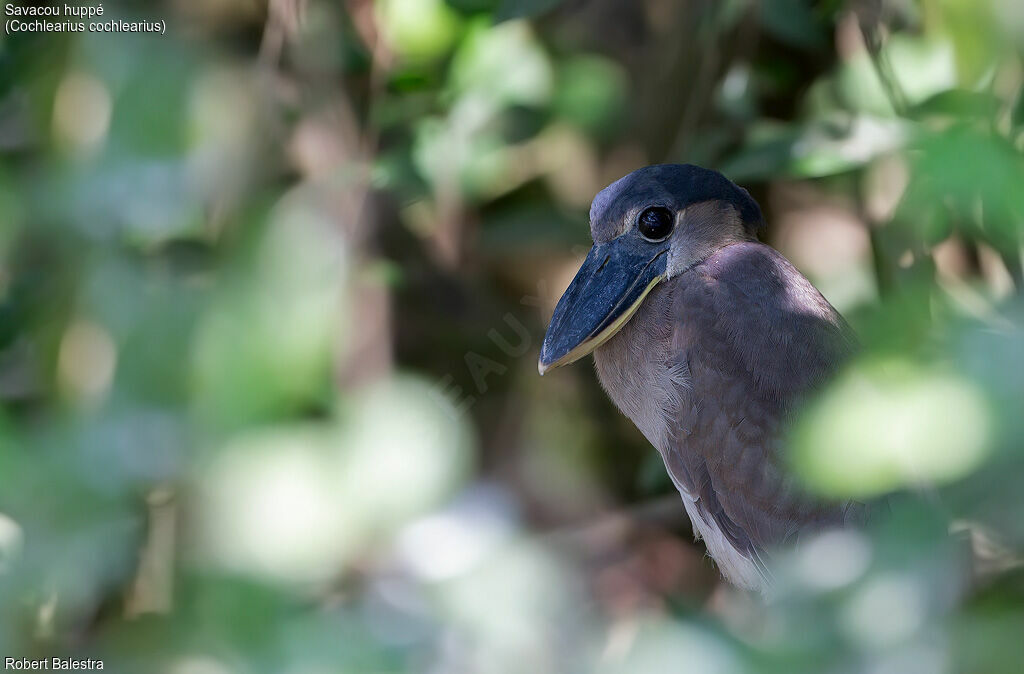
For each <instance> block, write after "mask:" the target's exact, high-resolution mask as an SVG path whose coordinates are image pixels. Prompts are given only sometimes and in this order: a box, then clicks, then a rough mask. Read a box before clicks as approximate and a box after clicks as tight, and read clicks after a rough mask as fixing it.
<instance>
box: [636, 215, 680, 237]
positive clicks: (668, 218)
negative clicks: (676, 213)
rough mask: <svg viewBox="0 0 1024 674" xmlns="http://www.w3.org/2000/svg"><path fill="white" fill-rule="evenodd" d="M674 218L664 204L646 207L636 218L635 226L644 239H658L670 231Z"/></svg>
mask: <svg viewBox="0 0 1024 674" xmlns="http://www.w3.org/2000/svg"><path fill="white" fill-rule="evenodd" d="M674 220H675V218H673V217H672V211H670V210H668V209H667V208H665V207H664V206H652V207H651V208H646V209H644V211H643V212H642V213H641V214H640V217H639V218H637V220H636V228H637V229H639V230H640V234H641V235H643V237H644V238H645V239H650V240H651V241H660V240H661V239H664V238H665V237H666V236H668V235H669V234H670V233H671V232H672V225H673V223H674Z"/></svg>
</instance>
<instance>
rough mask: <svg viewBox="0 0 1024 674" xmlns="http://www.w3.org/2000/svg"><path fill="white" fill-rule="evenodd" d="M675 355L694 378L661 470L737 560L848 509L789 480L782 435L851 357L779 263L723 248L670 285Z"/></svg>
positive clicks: (812, 294)
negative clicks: (738, 552)
mask: <svg viewBox="0 0 1024 674" xmlns="http://www.w3.org/2000/svg"><path fill="white" fill-rule="evenodd" d="M673 283H674V284H675V287H674V288H673V292H672V296H673V313H674V315H675V319H676V325H675V329H674V332H673V335H672V352H673V354H675V356H676V357H677V358H679V359H680V360H681V363H682V364H684V365H685V368H686V369H687V370H688V372H689V375H690V377H689V386H688V390H687V391H686V394H685V395H684V396H682V401H683V402H682V404H681V409H680V412H679V414H680V419H679V421H680V423H679V425H678V429H679V430H678V432H677V433H676V434H675V435H674V436H673V437H672V438H670V439H669V443H670V447H669V448H667V449H668V451H667V452H666V462H667V464H668V468H669V470H670V471H671V472H672V473H673V475H674V477H675V478H676V479H677V480H678V481H679V482H680V483H681V484H683V485H684V486H685V487H686V488H687V489H688V490H690V492H691V493H692V495H693V497H694V498H695V499H696V500H697V506H698V509H699V510H700V513H701V515H702V516H704V517H706V518H708V517H710V518H712V519H713V520H714V522H715V524H716V525H717V526H718V528H719V529H720V530H721V531H722V533H723V534H724V535H725V536H726V537H727V538H728V539H729V541H730V542H731V543H732V544H733V546H735V547H736V548H737V549H739V550H741V551H744V552H746V553H748V554H750V555H751V556H752V557H753V558H757V557H759V556H760V552H761V551H764V550H765V549H767V548H770V547H773V546H775V545H778V544H780V543H783V542H785V541H787V540H788V539H791V538H793V537H794V536H796V535H799V533H800V532H801V531H804V530H806V529H809V528H819V527H822V526H826V525H829V524H839V523H841V522H843V521H844V519H845V518H846V512H847V509H848V508H847V505H846V504H841V503H826V502H823V501H821V500H818V499H815V498H812V497H811V496H810V495H808V494H807V493H806V492H805V491H804V490H803V489H801V488H800V486H799V485H798V484H797V482H796V481H795V479H794V478H793V477H792V476H791V475H790V474H789V473H788V472H787V469H786V466H785V457H784V456H783V454H782V438H781V434H782V432H783V430H784V424H785V423H786V422H787V420H788V418H789V416H790V414H791V413H792V412H793V410H794V409H795V407H796V406H797V405H798V403H799V402H800V400H801V399H802V398H803V397H804V396H805V395H807V394H808V393H809V392H810V391H812V390H814V389H815V388H816V387H817V386H819V385H820V384H821V383H823V382H824V381H826V380H827V379H828V378H829V376H830V375H831V374H832V373H833V372H834V371H835V370H836V369H837V368H838V367H839V366H840V364H841V363H842V362H843V361H844V360H845V359H846V358H847V357H848V356H849V355H850V354H851V353H852V352H853V351H854V349H855V341H854V339H853V338H852V333H851V332H850V330H849V327H848V326H847V325H846V323H845V321H843V319H842V317H841V316H840V315H839V314H838V313H837V312H836V311H835V309H834V308H832V306H831V305H830V304H829V303H828V302H827V301H826V300H825V299H824V298H823V297H822V296H821V294H820V293H819V292H818V291H817V290H816V289H815V288H814V287H813V286H812V285H811V284H810V282H809V281H807V279H805V278H804V277H803V276H802V275H801V274H800V273H799V272H798V271H797V270H796V269H795V268H794V267H793V266H792V265H791V264H790V263H789V262H788V261H787V260H786V259H785V258H784V257H783V256H782V255H781V254H779V253H778V252H776V251H775V250H773V249H772V248H770V247H768V246H765V245H762V244H759V243H740V244H734V245H731V246H727V247H725V248H723V249H721V250H719V251H718V252H716V253H715V254H714V255H712V256H711V257H710V258H709V259H707V260H706V261H705V262H703V263H701V264H700V265H698V266H697V267H695V268H694V269H692V270H691V271H690V272H688V273H686V274H683V275H682V276H680V277H678V278H677V279H674V280H673Z"/></svg>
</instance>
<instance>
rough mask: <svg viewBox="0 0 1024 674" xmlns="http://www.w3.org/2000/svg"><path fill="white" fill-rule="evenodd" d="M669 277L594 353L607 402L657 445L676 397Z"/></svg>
mask: <svg viewBox="0 0 1024 674" xmlns="http://www.w3.org/2000/svg"><path fill="white" fill-rule="evenodd" d="M673 285H674V284H673V283H672V282H671V281H669V282H666V283H662V284H661V285H659V286H658V287H657V288H655V289H654V290H653V291H651V293H650V294H649V295H648V296H647V297H646V298H645V300H644V302H643V304H641V305H640V308H639V309H637V311H636V313H635V314H634V315H633V317H632V318H631V319H630V320H629V322H628V323H626V325H625V326H623V327H622V329H621V330H619V332H618V333H616V334H615V335H614V336H613V337H612V338H611V339H609V340H608V341H607V342H605V343H604V344H603V345H601V346H600V347H599V348H598V349H597V350H596V351H595V352H594V365H595V368H596V370H597V376H598V379H599V380H600V381H601V385H602V386H603V387H604V390H605V391H606V392H607V393H608V397H610V398H611V399H612V402H614V403H615V405H616V406H617V407H618V408H619V409H620V410H622V413H623V414H625V415H626V416H627V417H629V419H630V420H631V421H632V422H633V423H634V424H635V425H636V427H637V428H639V429H640V431H641V432H642V433H643V434H644V435H645V436H646V437H647V439H648V441H650V443H651V444H652V445H654V446H655V447H656V448H658V449H659V450H662V449H663V448H664V446H665V442H666V439H667V433H668V426H667V421H668V419H669V417H670V415H672V414H673V413H674V412H675V411H676V410H675V409H672V408H673V407H674V406H675V405H676V404H677V403H678V398H679V390H678V389H679V383H680V382H679V380H678V378H679V374H680V373H679V371H678V366H677V364H674V363H673V362H672V350H671V345H672V333H671V325H672V324H673V321H671V320H667V319H668V318H669V317H670V315H671V311H672V287H673Z"/></svg>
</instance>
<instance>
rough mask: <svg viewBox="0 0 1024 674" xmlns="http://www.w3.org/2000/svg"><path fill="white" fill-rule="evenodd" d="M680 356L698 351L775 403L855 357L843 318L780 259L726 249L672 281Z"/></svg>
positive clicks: (753, 247) (764, 249)
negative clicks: (673, 284) (686, 352)
mask: <svg viewBox="0 0 1024 674" xmlns="http://www.w3.org/2000/svg"><path fill="white" fill-rule="evenodd" d="M675 290H676V292H675V293H674V297H675V306H674V308H673V311H674V313H675V315H676V325H677V329H676V332H675V335H674V339H675V341H676V344H675V348H676V349H677V350H691V349H697V350H699V351H701V352H702V353H703V354H704V355H705V356H706V357H707V358H709V359H711V360H715V361H718V363H719V364H720V365H721V366H722V367H723V368H727V369H729V370H735V375H736V376H738V377H742V378H744V379H747V380H750V383H751V384H752V385H754V386H755V387H756V388H757V389H758V390H759V391H760V392H761V393H763V394H764V395H766V396H769V397H771V398H773V399H775V400H777V401H778V402H780V403H783V404H786V403H789V402H793V401H795V399H796V398H797V397H799V396H802V395H803V394H804V393H806V392H807V391H808V389H811V388H813V387H815V386H817V385H819V384H821V383H822V382H823V381H825V380H826V379H827V378H828V377H829V376H830V375H831V374H832V373H833V372H834V371H835V370H836V369H838V368H839V367H840V366H841V365H842V363H843V362H844V361H845V360H846V359H847V358H848V357H849V356H850V355H851V354H852V353H854V351H855V350H856V339H855V337H854V335H853V332H852V330H851V329H850V327H849V325H848V324H847V323H846V321H845V320H844V319H843V317H842V316H841V315H840V314H839V312H837V311H836V310H835V308H833V307H832V305H831V304H829V302H828V300H826V299H825V298H824V297H823V296H822V294H821V293H820V292H818V290H817V289H816V288H815V287H814V286H813V285H812V284H811V282H810V281H808V280H807V279H806V278H805V277H804V276H803V274H801V273H800V272H799V271H798V270H797V269H796V268H795V267H794V266H793V265H792V264H791V263H790V262H789V261H788V260H787V259H786V258H785V257H784V256H783V255H782V254H781V253H779V252H778V251H776V250H775V249H774V248H772V247H770V246H768V245H765V244H762V243H758V242H752V241H751V242H741V243H735V244H732V245H729V246H725V247H723V248H721V249H719V250H718V251H716V252H715V253H714V254H712V255H711V256H709V257H708V258H707V259H706V260H704V261H703V262H702V263H701V264H699V265H697V266H696V267H695V268H694V269H693V270H691V272H689V273H687V274H684V275H682V276H680V277H679V278H678V279H677V288H676V289H675Z"/></svg>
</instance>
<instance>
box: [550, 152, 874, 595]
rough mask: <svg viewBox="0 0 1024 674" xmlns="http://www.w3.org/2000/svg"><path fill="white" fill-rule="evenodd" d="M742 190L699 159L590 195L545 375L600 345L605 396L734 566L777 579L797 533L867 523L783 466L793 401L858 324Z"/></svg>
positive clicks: (752, 578) (735, 576)
mask: <svg viewBox="0 0 1024 674" xmlns="http://www.w3.org/2000/svg"><path fill="white" fill-rule="evenodd" d="M763 225H764V221H763V217H762V215H761V209H760V208H759V207H758V205H757V202H755V201H754V199H753V198H752V197H751V196H750V194H748V193H747V191H746V190H744V189H742V188H741V187H739V186H737V185H736V184H735V183H733V182H731V181H730V180H728V179H727V178H726V177H725V176H723V175H722V174H720V173H718V172H716V171H710V170H707V169H703V168H700V167H698V166H692V165H678V164H666V165H660V166H648V167H645V168H642V169H639V170H637V171H634V172H633V173H630V174H629V175H627V176H626V177H624V178H622V179H620V180H618V181H616V182H614V183H612V184H611V185H609V186H608V187H606V188H605V189H603V190H602V191H601V192H600V193H599V194H598V195H597V197H596V198H595V199H594V201H593V204H592V206H591V208H590V232H591V235H592V237H593V239H594V246H593V248H591V249H590V252H589V254H588V255H587V257H586V259H585V260H584V262H583V266H582V267H580V270H579V272H577V274H576V277H575V278H574V279H573V280H572V283H571V284H570V285H569V288H568V289H567V290H566V291H565V294H564V295H563V296H562V298H561V299H560V300H559V302H558V305H557V307H556V308H555V312H554V315H553V316H552V318H551V324H550V326H549V327H548V331H547V334H546V335H545V337H544V342H543V345H542V346H541V352H540V362H539V369H540V372H541V374H544V372H545V371H547V370H550V369H551V368H554V367H558V366H560V365H567V364H568V363H572V362H573V361H575V360H579V359H580V358H583V357H584V356H586V355H587V354H589V353H593V354H594V362H595V365H596V367H597V374H598V378H599V379H600V381H601V384H602V386H603V387H604V389H605V390H606V391H607V393H608V395H609V396H610V397H611V399H612V400H613V401H614V402H615V404H616V405H617V406H618V408H619V409H620V410H622V412H623V413H625V414H626V416H628V417H629V418H630V419H631V420H632V421H633V423H634V424H636V426H637V427H638V428H639V429H640V431H641V432H642V433H643V434H644V435H645V436H646V437H647V439H648V440H649V441H650V442H651V444H652V445H654V447H655V448H657V450H658V452H659V453H660V454H661V457H662V459H663V460H664V462H665V466H666V468H667V469H668V472H669V474H670V475H671V477H672V481H673V482H674V483H675V486H676V487H677V488H678V490H679V493H680V494H681V495H682V499H683V503H684V504H685V507H686V511H687V513H688V514H689V516H690V519H691V520H692V522H693V525H694V531H695V533H696V534H697V535H698V536H700V537H702V538H703V539H704V541H705V544H706V545H707V548H708V551H709V552H710V554H711V556H712V557H713V558H714V559H715V561H716V562H717V563H718V566H719V568H720V569H721V571H722V573H723V575H724V576H725V577H726V578H727V579H728V580H730V581H732V582H733V583H734V584H736V585H739V586H741V587H744V588H751V589H755V588H756V589H766V583H765V581H766V579H767V575H768V573H769V571H768V570H767V567H766V565H765V560H766V558H767V556H768V555H769V553H770V552H771V550H772V549H774V548H776V547H777V546H779V545H782V544H784V543H788V542H792V541H795V540H796V539H797V538H798V537H799V536H800V534H801V533H804V532H806V531H809V530H814V529H819V528H823V527H829V526H838V525H841V524H844V523H846V522H847V521H848V520H849V519H851V518H857V519H860V517H861V515H860V514H859V513H860V511H861V508H859V507H858V506H856V504H849V503H836V502H826V501H824V500H821V499H818V498H814V497H812V496H811V495H810V494H809V493H807V492H806V491H805V490H804V489H802V488H801V485H800V484H799V483H798V481H797V480H796V478H795V477H794V476H792V475H790V474H789V473H788V471H787V465H786V460H785V456H784V455H783V447H782V444H783V442H784V438H783V437H782V436H783V431H784V427H785V424H786V422H787V420H788V419H789V418H790V416H791V414H792V412H793V411H794V409H795V407H796V405H797V404H798V403H799V402H800V401H801V399H802V398H804V397H805V396H806V395H807V394H808V393H809V392H811V391H812V390H813V389H814V388H815V387H816V386H818V385H820V384H821V383H823V382H824V381H825V380H826V379H827V378H828V377H829V376H830V374H831V373H833V372H834V371H835V370H836V369H837V367H838V366H839V365H840V364H841V363H842V362H843V360H844V359H845V358H846V357H847V356H848V355H850V354H851V353H852V352H853V350H854V348H855V340H854V338H853V336H852V333H851V331H850V329H849V327H848V326H847V324H846V322H845V321H844V320H843V318H842V317H841V316H840V315H839V313H838V312H837V311H836V310H835V309H834V308H833V307H832V305H830V304H829V303H828V301H826V300H825V298H824V297H822V295H821V293H819V292H818V291H817V290H816V289H815V288H814V286H813V285H811V283H810V282H809V281H808V280H807V279H806V278H804V277H803V275H801V274H800V272H798V271H797V270H796V269H795V268H794V267H793V265H791V264H790V263H789V261H787V260H786V258H784V257H783V256H782V255H781V254H780V253H778V252H777V251H776V250H774V249H773V248H771V247H769V246H767V245H765V244H763V243H760V242H759V241H758V239H757V231H758V229H760V228H761V227H762V226H763Z"/></svg>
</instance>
